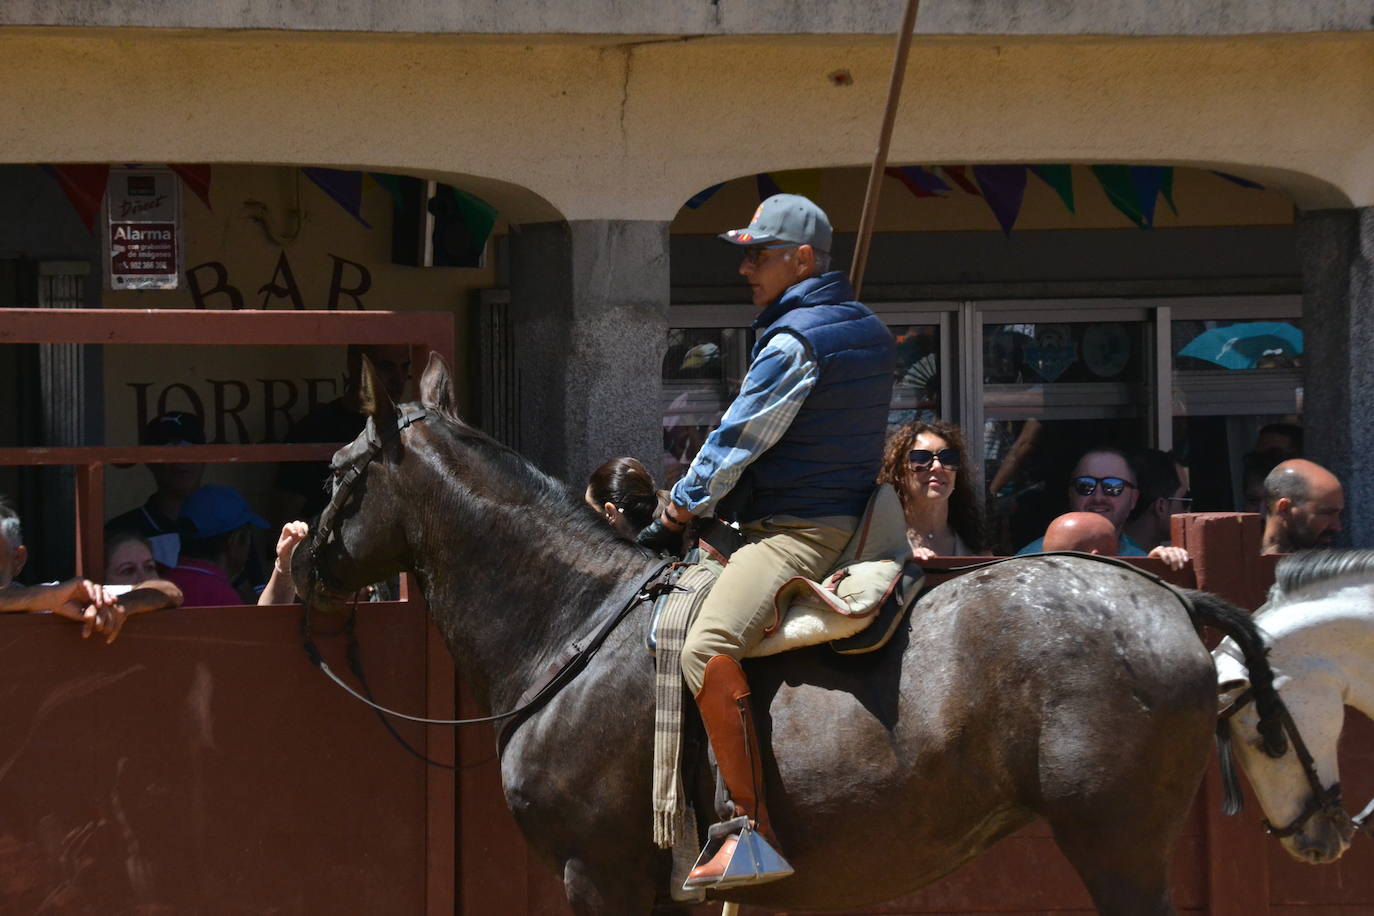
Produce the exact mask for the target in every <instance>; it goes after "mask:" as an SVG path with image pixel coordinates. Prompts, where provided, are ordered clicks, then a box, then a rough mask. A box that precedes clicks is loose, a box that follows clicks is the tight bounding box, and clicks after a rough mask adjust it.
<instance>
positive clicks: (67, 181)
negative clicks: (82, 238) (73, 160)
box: [43, 165, 110, 232]
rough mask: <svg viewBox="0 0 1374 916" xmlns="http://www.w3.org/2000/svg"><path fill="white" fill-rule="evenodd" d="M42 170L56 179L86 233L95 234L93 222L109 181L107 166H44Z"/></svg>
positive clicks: (98, 214) (98, 213)
mask: <svg viewBox="0 0 1374 916" xmlns="http://www.w3.org/2000/svg"><path fill="white" fill-rule="evenodd" d="M43 169H44V171H46V172H47V173H48V174H49V175H51V176H53V178H55V179H57V183H58V184H59V185H60V186H61V187H62V191H63V193H65V194H66V195H67V199H68V200H70V201H71V202H72V206H73V207H75V208H76V214H77V216H79V217H81V222H83V223H85V224H86V229H87V231H89V232H95V221H96V219H97V218H98V217H99V216H100V205H101V202H102V201H104V199H105V183H106V182H107V181H109V180H110V167H109V165H45V166H43Z"/></svg>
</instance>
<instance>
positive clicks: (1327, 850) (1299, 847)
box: [1280, 812, 1355, 865]
mask: <svg viewBox="0 0 1374 916" xmlns="http://www.w3.org/2000/svg"><path fill="white" fill-rule="evenodd" d="M1354 834H1355V825H1354V824H1353V823H1352V822H1351V821H1350V818H1348V817H1344V818H1337V817H1333V816H1331V815H1330V814H1327V813H1325V812H1323V813H1321V814H1318V815H1316V816H1314V817H1313V818H1312V819H1311V820H1310V821H1308V823H1307V824H1306V825H1305V826H1304V827H1303V829H1302V830H1299V831H1298V832H1297V833H1295V834H1294V835H1293V836H1291V837H1285V838H1284V839H1283V840H1281V841H1280V842H1281V843H1282V844H1283V848H1284V849H1285V850H1287V851H1288V854H1289V855H1290V856H1292V857H1293V858H1294V859H1297V860H1298V861H1299V862H1302V863H1303V864H1304V865H1330V864H1331V863H1332V862H1335V861H1336V860H1337V859H1339V858H1340V857H1341V856H1343V855H1345V851H1346V850H1347V849H1349V848H1350V840H1351V837H1353V836H1354Z"/></svg>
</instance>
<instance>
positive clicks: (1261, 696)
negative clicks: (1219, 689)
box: [1183, 589, 1288, 757]
mask: <svg viewBox="0 0 1374 916" xmlns="http://www.w3.org/2000/svg"><path fill="white" fill-rule="evenodd" d="M1183 591H1184V593H1185V595H1186V597H1187V598H1188V599H1189V601H1190V602H1191V606H1190V608H1189V611H1190V613H1191V615H1192V617H1193V623H1194V624H1206V625H1208V626H1210V627H1215V628H1216V629H1218V630H1220V631H1221V632H1222V633H1224V634H1226V635H1227V636H1229V637H1231V640H1232V641H1233V642H1234V643H1235V644H1236V645H1237V646H1239V647H1240V651H1241V654H1242V655H1243V656H1244V658H1245V669H1246V671H1247V672H1248V673H1249V675H1250V698H1251V700H1252V701H1253V702H1254V704H1255V710H1256V711H1257V712H1258V713H1259V725H1258V726H1257V728H1258V730H1259V733H1260V737H1261V738H1262V739H1263V740H1264V751H1265V753H1266V754H1268V755H1269V756H1270V757H1282V756H1283V755H1284V754H1286V753H1287V752H1288V736H1287V735H1286V734H1284V731H1283V715H1282V712H1281V710H1282V707H1283V704H1282V701H1281V700H1280V699H1279V694H1278V691H1277V690H1275V689H1274V669H1273V668H1271V667H1269V647H1268V646H1266V645H1265V644H1264V634H1263V633H1262V632H1261V631H1260V628H1259V627H1258V626H1256V625H1255V621H1254V619H1253V618H1252V617H1251V616H1250V613H1249V612H1248V611H1245V610H1242V609H1241V608H1238V607H1236V606H1235V605H1234V604H1231V603H1230V602H1229V601H1226V600H1224V599H1222V598H1218V597H1217V596H1216V595H1213V594H1212V593H1211V592H1199V591H1193V590H1191V589H1184V590H1183ZM1222 725H1225V720H1222V722H1221V723H1219V727H1218V731H1220V726H1222Z"/></svg>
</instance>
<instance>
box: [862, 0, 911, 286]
mask: <svg viewBox="0 0 1374 916" xmlns="http://www.w3.org/2000/svg"><path fill="white" fill-rule="evenodd" d="M918 6H920V0H906V13H905V14H904V15H903V16H902V30H901V31H900V32H898V33H897V51H896V53H895V54H894V55H893V57H892V81H891V82H890V83H889V84H888V87H887V110H886V111H884V112H883V126H882V130H880V131H879V132H878V149H877V150H876V151H874V153H873V168H872V170H871V171H869V173H868V190H867V191H865V192H864V208H863V215H862V216H860V217H859V235H858V238H856V239H855V240H854V261H853V263H852V264H851V265H850V268H849V284H850V285H851V286H853V287H854V298H855V299H857V298H859V293H860V291H861V290H862V289H863V285H864V267H865V266H866V265H867V263H868V242H869V239H870V238H872V236H873V224H874V223H875V222H877V219H878V193H879V191H880V190H881V189H882V184H883V173H884V171H885V170H886V168H887V148H888V145H889V144H890V143H891V142H892V125H893V122H895V121H896V120H897V102H898V101H899V100H900V99H901V97H902V80H903V78H904V77H905V76H906V58H907V52H908V51H910V50H911V34H912V32H914V31H915V30H916V8H917V7H918Z"/></svg>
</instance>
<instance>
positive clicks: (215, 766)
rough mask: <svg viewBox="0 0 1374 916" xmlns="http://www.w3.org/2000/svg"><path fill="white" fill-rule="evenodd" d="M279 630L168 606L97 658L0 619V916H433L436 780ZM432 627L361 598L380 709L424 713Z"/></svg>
mask: <svg viewBox="0 0 1374 916" xmlns="http://www.w3.org/2000/svg"><path fill="white" fill-rule="evenodd" d="M297 619H298V613H297V612H296V611H295V610H293V609H289V608H257V607H243V608H227V609H221V610H211V609H190V610H177V611H165V612H159V613H154V614H149V615H146V616H143V617H136V618H133V619H132V620H131V621H130V622H129V624H128V625H127V626H126V628H125V630H124V633H123V635H122V636H121V637H120V638H119V640H118V641H117V642H116V643H115V644H114V645H112V646H106V645H103V644H100V643H97V642H96V640H95V639H91V640H86V641H83V640H81V639H80V637H79V635H78V634H79V628H78V627H77V626H76V625H75V624H73V623H70V622H68V621H66V620H60V619H57V618H54V617H51V616H47V615H22V614H4V615H0V663H3V674H2V675H0V914H16V916H18V914H28V913H39V912H43V913H54V914H102V916H103V914H120V913H127V914H173V913H206V914H218V913H225V914H230V913H232V914H248V913H253V914H258V913H261V914H267V913H275V914H313V913H406V914H411V913H415V914H420V913H430V914H438V913H446V912H451V911H452V880H451V871H449V870H448V868H447V863H449V862H451V861H452V857H453V844H452V837H453V823H454V819H453V794H452V791H451V786H452V777H451V776H448V775H444V776H441V777H438V779H439V781H438V782H436V776H435V774H434V773H431V772H426V768H425V767H424V766H423V765H422V764H420V763H419V762H418V761H416V760H415V759H413V758H412V757H410V756H408V755H407V754H406V752H405V751H403V750H402V749H401V747H400V746H399V745H397V744H396V743H395V742H394V741H392V740H391V739H390V738H389V737H387V736H386V735H385V734H384V733H383V732H382V729H381V726H380V725H379V724H378V723H377V721H376V720H375V719H374V718H373V716H372V714H371V713H370V712H369V711H367V710H366V708H365V707H363V706H362V705H361V704H359V703H358V702H356V701H355V700H353V699H351V698H349V697H348V696H346V695H345V694H344V693H343V692H342V691H340V690H339V689H338V688H337V687H335V686H333V685H332V684H330V683H329V682H328V681H327V680H326V679H325V677H324V675H322V674H321V673H320V672H319V671H317V670H316V669H315V668H313V667H311V665H310V664H309V663H308V662H307V661H306V659H305V655H304V653H303V652H302V651H301V648H300V641H299V638H298V636H297V629H296V624H297ZM429 630H430V628H429V626H428V625H427V623H426V621H425V620H424V618H423V616H422V615H421V614H420V613H418V612H417V608H416V607H415V606H411V607H408V608H406V607H401V606H399V605H391V606H384V605H373V606H365V611H364V614H363V615H362V618H361V632H360V635H361V638H362V641H363V645H364V652H365V660H366V670H367V673H368V676H369V679H370V681H371V682H372V685H373V688H374V689H375V690H376V692H377V694H378V695H379V698H384V701H385V702H390V703H394V704H396V705H398V706H400V707H401V708H403V709H406V710H408V711H409V710H425V709H426V708H429V706H428V704H429V697H428V696H427V691H428V683H427V682H428V680H429V673H430V672H429V670H428V669H429V668H430V665H429V661H428V659H429V642H430V637H429ZM324 645H325V648H326V651H327V653H328V654H329V655H330V657H331V659H332V660H333V662H334V664H335V665H336V666H337V667H339V668H343V667H344V664H343V661H342V659H341V652H339V651H338V648H339V647H338V646H336V645H334V644H332V643H328V642H327V641H326V643H325V644H324ZM439 660H440V661H442V662H443V664H444V665H446V666H447V668H448V670H447V671H445V670H442V669H441V670H439V671H437V672H435V673H436V675H437V677H438V678H439V680H440V682H441V683H446V684H448V685H450V687H449V689H450V690H451V684H452V679H451V678H452V665H451V663H449V662H448V661H447V659H442V658H441V659H439ZM450 696H451V693H450ZM402 732H403V733H404V734H407V735H408V736H409V737H410V738H411V739H412V740H414V741H416V742H418V746H420V747H421V748H424V747H425V746H426V736H425V734H424V733H423V731H422V730H421V729H419V728H418V727H414V726H404V727H402ZM447 737H448V736H447V734H446V733H444V735H443V740H447ZM435 752H436V753H444V752H445V749H444V748H437V749H435ZM450 753H451V752H450ZM445 779H446V780H447V781H448V785H449V787H450V788H449V790H448V791H447V792H446V791H445V787H444V783H443V780H445ZM435 859H437V860H438V861H441V862H443V863H445V864H444V867H443V868H442V869H435V868H434V865H433V860H435ZM433 871H438V875H439V878H440V880H438V881H431V880H430V873H431V872H433Z"/></svg>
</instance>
